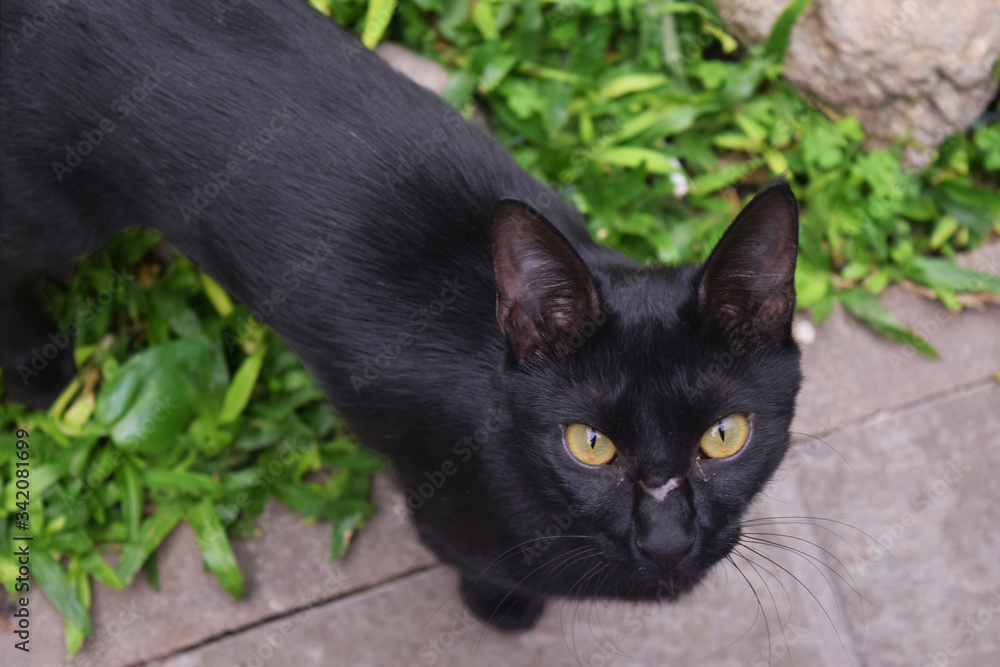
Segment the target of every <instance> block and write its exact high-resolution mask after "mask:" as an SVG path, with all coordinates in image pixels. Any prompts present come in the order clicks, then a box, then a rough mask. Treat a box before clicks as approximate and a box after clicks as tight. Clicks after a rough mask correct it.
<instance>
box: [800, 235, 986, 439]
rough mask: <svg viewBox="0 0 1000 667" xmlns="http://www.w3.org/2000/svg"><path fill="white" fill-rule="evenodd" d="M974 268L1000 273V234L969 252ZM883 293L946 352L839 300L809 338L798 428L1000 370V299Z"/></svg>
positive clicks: (836, 421) (853, 416)
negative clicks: (894, 332)
mask: <svg viewBox="0 0 1000 667" xmlns="http://www.w3.org/2000/svg"><path fill="white" fill-rule="evenodd" d="M962 263H963V264H965V265H966V266H968V267H969V268H974V269H976V270H979V271H983V272H986V273H990V274H993V275H998V276H1000V242H996V241H995V242H993V243H991V244H988V245H986V246H983V247H982V248H980V249H979V250H978V251H977V252H975V253H973V254H971V255H969V256H967V257H965V258H963V260H962ZM880 301H881V303H882V304H883V305H885V306H886V307H887V308H888V309H889V310H890V311H891V312H892V313H893V314H895V315H896V316H897V317H898V318H899V319H900V320H901V321H902V322H903V323H904V324H905V325H907V326H909V327H910V328H911V329H913V330H914V331H916V332H917V333H919V334H921V335H923V336H924V338H925V339H927V341H928V342H929V343H930V344H931V345H933V346H934V347H935V349H937V351H938V352H939V353H940V354H941V358H940V359H939V360H933V359H928V358H926V357H923V356H921V355H920V354H918V353H917V352H916V350H914V349H913V348H911V347H909V346H906V345H901V344H898V343H893V342H892V341H889V340H886V339H885V338H882V337H880V336H878V335H877V334H875V333H874V332H872V331H871V330H870V329H868V328H867V327H866V326H865V325H863V324H861V323H860V322H858V321H857V320H855V319H854V318H853V317H851V316H850V315H849V314H847V313H846V312H845V311H844V310H843V309H842V308H840V307H839V306H838V307H837V308H835V309H834V312H833V314H832V315H831V316H830V317H829V318H828V319H827V320H826V321H825V322H824V323H823V324H822V326H820V327H818V329H817V331H816V340H815V342H814V343H812V344H811V345H806V346H803V369H804V373H805V383H804V384H803V387H802V392H801V393H800V394H799V401H798V414H797V416H796V421H795V423H794V425H793V428H794V430H796V431H800V432H804V433H810V434H814V435H815V434H821V433H829V432H832V431H836V430H838V429H840V428H843V427H844V426H846V425H848V424H850V423H852V422H855V421H857V420H859V419H861V418H863V417H867V416H869V415H872V414H875V413H876V412H878V411H880V410H890V409H893V408H898V407H900V406H903V405H906V404H908V403H912V402H914V401H916V400H919V399H921V398H924V397H927V396H934V395H938V394H943V393H946V392H948V391H952V390H955V389H958V388H960V387H963V386H965V385H967V384H969V383H971V382H976V381H978V380H982V379H984V378H987V377H991V376H993V375H994V374H996V373H997V372H1000V307H998V306H996V305H986V306H985V307H983V309H982V310H965V311H963V312H961V313H953V312H951V311H949V310H947V309H946V308H944V307H943V306H942V305H940V304H939V303H936V302H934V301H931V300H929V299H926V298H924V297H921V296H918V295H917V294H914V293H912V292H909V291H907V290H905V289H903V288H902V287H891V288H889V289H887V290H886V291H885V293H883V295H882V296H881V298H880Z"/></svg>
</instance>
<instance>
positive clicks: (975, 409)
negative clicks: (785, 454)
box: [797, 381, 1000, 667]
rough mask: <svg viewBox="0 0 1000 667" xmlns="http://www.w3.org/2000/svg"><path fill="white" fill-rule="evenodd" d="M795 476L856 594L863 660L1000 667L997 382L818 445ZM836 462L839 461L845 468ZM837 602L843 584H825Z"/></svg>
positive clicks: (855, 622) (853, 621)
mask: <svg viewBox="0 0 1000 667" xmlns="http://www.w3.org/2000/svg"><path fill="white" fill-rule="evenodd" d="M829 443H830V445H832V446H833V447H834V448H836V449H837V450H839V451H840V453H841V454H842V455H843V457H844V458H841V457H840V456H837V455H834V454H832V453H830V451H829V450H827V451H826V452H821V453H817V454H816V455H815V456H813V457H812V458H811V459H809V460H808V461H805V462H804V465H802V466H801V467H800V468H799V470H798V471H797V477H798V478H799V479H800V480H801V484H802V487H803V488H805V489H808V493H807V494H806V502H805V504H806V506H807V508H808V513H809V514H810V515H818V516H822V517H828V518H830V519H834V520H836V521H839V522H843V523H833V522H825V525H826V526H827V527H828V528H829V529H830V530H829V531H823V532H824V534H823V535H822V536H821V538H822V544H823V546H824V548H826V549H828V550H829V551H830V552H831V553H832V554H834V555H836V556H837V557H838V558H840V559H841V560H842V561H843V563H844V564H845V565H846V568H847V570H848V571H849V572H850V574H851V578H852V579H853V581H854V582H856V585H857V587H858V588H859V589H860V590H861V592H862V593H863V595H864V596H865V598H867V599H868V600H870V601H871V603H872V604H870V605H869V604H866V605H864V611H865V614H864V615H863V616H862V615H860V614H858V613H857V609H856V608H848V609H847V610H846V617H847V619H848V625H849V627H850V635H851V636H852V637H853V638H854V639H855V641H856V642H857V647H858V651H859V653H860V655H861V657H862V660H863V663H864V664H869V665H907V666H910V665H921V666H922V665H937V666H940V667H943V666H946V665H948V666H957V667H982V666H984V665H996V664H1000V558H998V554H1000V479H998V475H997V471H998V470H1000V384H997V383H995V382H992V381H985V382H981V383H978V384H976V385H973V386H971V387H968V388H966V389H965V390H962V391H956V392H954V393H951V394H949V395H947V396H945V397H942V398H939V399H936V400H930V401H927V402H923V403H920V404H917V405H914V406H911V407H910V408H907V409H904V410H899V411H896V412H893V413H890V414H883V415H878V416H876V417H875V418H873V419H871V420H868V421H867V422H866V423H863V424H859V425H856V426H853V427H851V428H849V429H846V430H844V431H842V432H841V433H838V434H835V435H833V436H831V437H830V438H829ZM845 459H846V460H845ZM835 583H836V584H837V585H838V586H839V587H840V588H841V589H842V594H843V595H844V596H845V597H847V596H848V593H849V591H845V589H844V582H842V581H839V580H835Z"/></svg>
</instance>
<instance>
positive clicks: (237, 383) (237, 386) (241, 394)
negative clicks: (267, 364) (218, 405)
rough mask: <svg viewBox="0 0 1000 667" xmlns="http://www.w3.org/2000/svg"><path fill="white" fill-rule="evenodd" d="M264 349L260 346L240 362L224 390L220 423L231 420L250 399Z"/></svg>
mask: <svg viewBox="0 0 1000 667" xmlns="http://www.w3.org/2000/svg"><path fill="white" fill-rule="evenodd" d="M265 351H266V348H264V347H261V348H260V349H259V350H257V352H255V353H254V354H252V355H251V356H249V357H247V358H246V359H244V360H243V363H242V364H240V367H239V370H237V371H236V374H235V375H234V376H233V382H232V384H230V385H229V389H227V390H226V397H225V399H224V400H223V401H222V412H220V413H219V423H220V424H228V423H230V422H233V421H235V420H236V418H237V417H239V416H240V415H241V414H242V413H243V410H244V409H245V408H246V406H247V403H248V402H249V401H250V395H251V394H252V393H253V388H254V385H255V384H256V383H257V376H258V375H259V374H260V367H261V365H262V364H263V363H264V352H265Z"/></svg>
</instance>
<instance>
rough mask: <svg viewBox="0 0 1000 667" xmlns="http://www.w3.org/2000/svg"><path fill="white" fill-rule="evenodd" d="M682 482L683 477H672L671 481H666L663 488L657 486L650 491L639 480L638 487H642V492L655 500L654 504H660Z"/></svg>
mask: <svg viewBox="0 0 1000 667" xmlns="http://www.w3.org/2000/svg"><path fill="white" fill-rule="evenodd" d="M682 481H684V478H683V477H674V478H673V479H671V480H668V481H667V483H666V484H664V485H663V486H657V487H655V488H652V489H651V488H649V487H648V486H646V483H645V482H644V481H642V480H641V479H640V480H639V486H641V487H642V490H643V491H645V492H646V493H648V494H649V495H651V496H653V498H655V499H656V502H658V503H662V502H663V499H664V498H666V497H667V494H668V493H670V492H671V491H673V490H674V489H676V488H677V487H678V486H680V485H681V482H682Z"/></svg>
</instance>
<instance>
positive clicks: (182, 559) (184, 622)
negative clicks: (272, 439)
mask: <svg viewBox="0 0 1000 667" xmlns="http://www.w3.org/2000/svg"><path fill="white" fill-rule="evenodd" d="M373 500H374V501H375V503H376V504H378V506H379V507H380V508H381V510H380V511H379V512H378V513H377V514H376V515H375V516H374V517H373V518H372V519H371V520H370V521H369V523H368V525H367V526H366V527H365V528H364V529H363V530H362V531H361V532H360V534H359V535H358V537H357V539H356V540H355V542H354V543H353V544H352V546H351V548H350V549H349V550H348V553H347V555H346V556H345V558H344V560H343V561H342V562H340V563H333V562H331V561H330V524H329V523H328V522H323V523H316V524H313V525H305V524H304V523H303V520H302V518H301V517H299V516H298V515H296V514H294V513H293V512H291V511H290V510H288V509H286V508H285V507H284V506H282V505H280V504H278V503H277V502H272V503H271V504H269V505H268V508H267V510H266V511H265V512H264V514H263V515H262V516H261V518H260V520H259V521H258V525H259V526H260V527H261V529H262V531H263V535H262V536H261V537H258V538H254V539H248V540H236V541H234V543H233V550H234V552H235V554H236V559H237V561H238V562H239V564H240V567H241V569H242V571H243V574H244V577H245V578H246V590H247V595H246V598H245V599H243V600H240V601H235V600H233V599H232V598H231V597H230V596H229V594H228V593H226V592H225V591H224V590H223V589H222V587H221V586H220V585H219V583H218V581H217V580H216V579H215V577H214V576H213V575H212V574H210V573H207V572H205V571H204V569H203V567H202V561H201V553H200V550H199V548H198V546H197V542H196V540H195V537H194V532H193V530H191V527H190V526H188V525H187V524H181V525H180V527H179V528H178V529H177V530H175V532H174V533H172V534H171V535H170V537H168V538H167V540H166V541H165V542H164V544H163V546H162V547H161V548H160V550H159V551H158V552H157V554H158V564H159V570H160V591H161V592H160V593H156V592H155V591H153V590H152V589H150V588H149V585H148V584H147V583H146V579H145V576H144V575H143V574H142V573H140V574H139V575H138V576H137V577H136V580H135V581H134V582H133V584H132V585H131V586H130V587H129V588H128V589H127V590H125V591H111V590H108V589H107V588H105V587H104V586H103V585H101V584H97V583H95V584H94V590H93V633H92V635H91V637H90V638H89V639H88V640H87V642H86V644H85V645H84V647H83V649H82V650H80V651H79V652H78V653H77V655H76V656H75V657H74V658H73V659H72V660H71V661H68V660H67V659H66V656H65V647H64V639H63V623H62V620H61V618H60V617H59V615H58V613H57V612H56V610H55V609H54V608H53V607H52V605H51V604H50V603H49V601H48V600H47V599H46V598H45V596H44V595H43V594H42V593H41V592H36V593H34V594H33V595H32V596H31V603H30V604H31V608H32V614H33V623H32V629H33V632H32V643H31V646H32V651H31V654H30V658H29V660H24V656H23V655H16V654H20V653H21V652H19V651H15V650H14V649H13V648H12V645H11V642H7V641H4V642H3V643H2V644H0V664H2V665H4V666H7V665H11V666H13V665H21V664H26V665H37V666H39V667H42V666H44V667H54V666H56V665H64V664H65V665H77V666H80V667H85V666H92V667H118V666H119V665H126V664H133V663H136V662H140V661H144V660H149V659H152V658H157V657H162V656H167V655H170V654H171V653H174V652H175V651H178V650H180V649H183V648H185V647H189V646H193V645H196V644H198V643H200V642H203V641H205V640H207V639H209V638H211V637H216V636H219V635H222V634H224V633H227V632H231V631H233V630H236V629H238V628H242V627H246V626H248V625H252V624H254V623H257V622H259V621H261V620H263V619H266V618H271V617H274V616H277V615H280V614H285V613H288V612H289V611H291V610H293V609H301V608H303V607H306V606H308V605H310V604H314V603H317V602H320V601H323V600H329V599H332V598H335V597H338V596H342V595H345V594H347V593H349V592H351V591H357V590H360V589H364V588H367V587H370V586H373V585H376V584H379V583H381V582H384V581H386V580H388V579H391V578H393V577H398V576H400V575H401V574H404V573H407V572H412V571H414V570H419V569H420V568H425V567H427V566H429V565H431V564H433V563H434V562H436V561H435V560H434V558H433V557H432V556H431V555H430V554H429V553H428V552H427V551H426V550H425V549H424V548H423V546H421V545H420V543H419V542H418V541H417V538H416V534H415V531H414V530H413V528H412V525H411V523H410V521H409V518H408V516H407V514H406V511H405V504H404V501H403V497H402V495H401V494H400V493H399V491H398V489H397V488H396V485H395V483H394V482H393V481H392V479H391V478H389V476H388V475H386V474H384V473H382V474H379V475H378V476H377V477H376V478H375V483H374V488H373Z"/></svg>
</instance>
